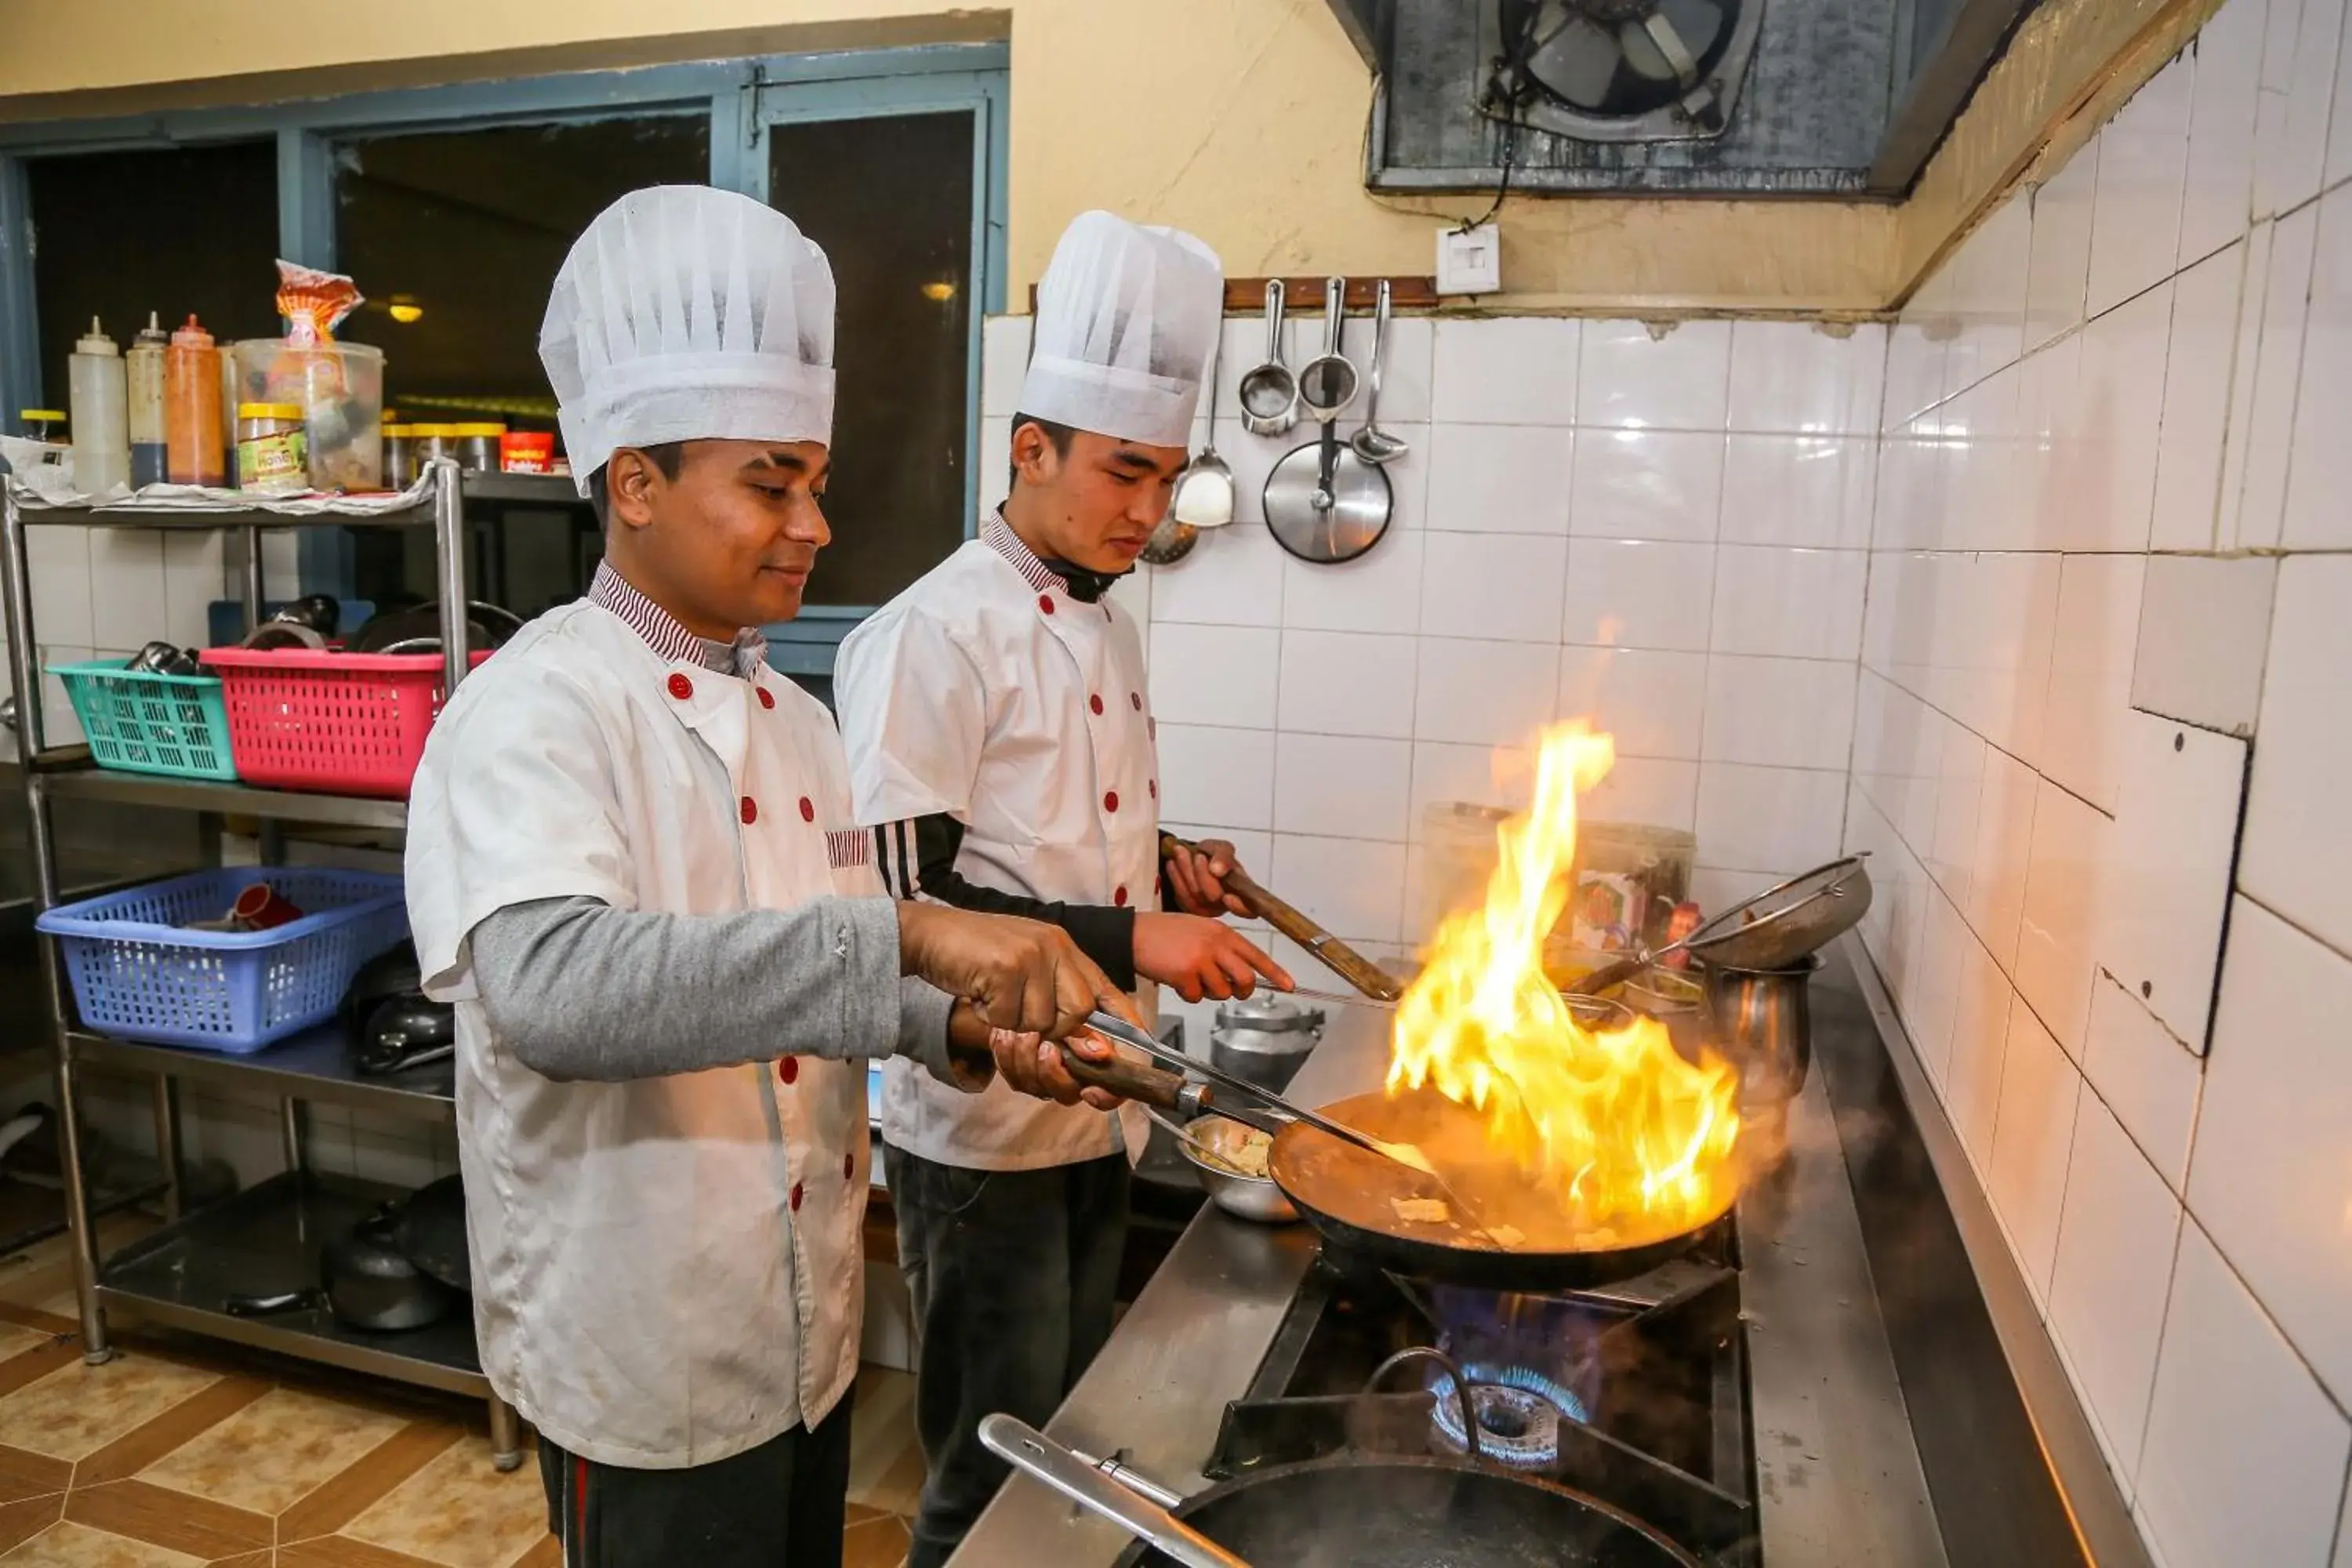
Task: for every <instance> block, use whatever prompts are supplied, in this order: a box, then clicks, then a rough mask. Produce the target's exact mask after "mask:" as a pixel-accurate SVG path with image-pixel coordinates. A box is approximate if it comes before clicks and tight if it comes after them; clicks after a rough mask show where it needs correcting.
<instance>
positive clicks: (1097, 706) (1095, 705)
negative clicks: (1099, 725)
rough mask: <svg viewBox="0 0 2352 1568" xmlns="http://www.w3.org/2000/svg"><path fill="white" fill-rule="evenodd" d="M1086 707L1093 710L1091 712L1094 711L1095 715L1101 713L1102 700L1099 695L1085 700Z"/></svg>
mask: <svg viewBox="0 0 2352 1568" xmlns="http://www.w3.org/2000/svg"><path fill="white" fill-rule="evenodd" d="M1087 707H1089V708H1091V709H1093V710H1095V712H1096V713H1097V714H1099V713H1101V712H1102V698H1101V697H1100V696H1099V695H1097V696H1094V697H1089V698H1087Z"/></svg>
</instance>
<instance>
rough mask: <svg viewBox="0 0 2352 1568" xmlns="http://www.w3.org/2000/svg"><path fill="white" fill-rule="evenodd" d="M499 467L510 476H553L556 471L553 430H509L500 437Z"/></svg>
mask: <svg viewBox="0 0 2352 1568" xmlns="http://www.w3.org/2000/svg"><path fill="white" fill-rule="evenodd" d="M499 468H503V469H505V470H506V471H507V472H508V473H509V474H551V473H553V472H554V471H555V433H554V432H553V431H552V430H509V431H508V432H507V433H506V434H505V435H503V436H501V437H499Z"/></svg>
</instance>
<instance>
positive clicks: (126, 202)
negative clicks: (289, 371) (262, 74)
mask: <svg viewBox="0 0 2352 1568" xmlns="http://www.w3.org/2000/svg"><path fill="white" fill-rule="evenodd" d="M25 177H26V186H27V187H28V192H29V195H30V196H31V201H32V209H33V308H34V311H35V314H36V316H37V320H38V321H39V330H40V334H41V399H42V402H43V404H44V405H46V406H47V407H50V408H59V409H62V408H64V407H65V406H66V403H67V398H66V360H67V358H68V356H69V355H70V354H71V353H73V346H74V342H75V340H76V339H78V338H79V337H80V336H81V335H82V334H83V333H84V332H86V331H89V319H90V317H91V316H93V315H95V316H97V317H98V318H99V319H100V321H102V322H103V323H104V324H105V327H106V333H107V336H109V337H110V338H112V339H113V340H114V342H115V345H116V346H117V347H118V348H126V349H127V348H128V347H129V346H130V342H131V335H132V334H133V333H135V332H136V331H138V330H139V329H140V328H142V327H143V326H145V325H146V324H147V313H148V312H149V311H150V310H152V311H154V312H155V314H156V316H157V318H158V320H160V321H162V323H163V327H164V328H165V330H167V331H168V330H170V329H171V328H173V327H175V326H177V325H179V324H180V323H181V322H183V321H186V320H187V319H188V312H189V311H191V310H193V311H194V312H195V313H196V315H197V317H198V318H199V319H200V320H202V321H203V322H204V324H205V329H206V330H207V331H210V332H211V333H212V334H213V336H214V337H215V338H217V339H219V340H220V341H221V342H224V343H226V342H231V341H233V340H235V339H237V338H262V337H274V336H276V335H277V332H278V306H277V302H276V301H277V295H278V268H277V258H278V148H277V144H276V143H275V142H231V143H226V144H220V145H211V146H201V147H166V148H157V149H153V150H152V151H150V150H144V149H142V150H140V151H136V152H122V153H69V154H61V155H59V156H57V157H51V158H33V159H29V160H27V161H26V165H25ZM5 414H6V415H7V416H8V418H9V421H10V424H11V427H13V426H14V421H15V417H16V410H15V409H13V408H10V409H7V410H5Z"/></svg>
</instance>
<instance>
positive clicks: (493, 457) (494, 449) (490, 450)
mask: <svg viewBox="0 0 2352 1568" xmlns="http://www.w3.org/2000/svg"><path fill="white" fill-rule="evenodd" d="M449 432H450V434H451V435H452V436H454V437H456V438H457V466H458V467H459V468H463V469H465V470H466V471H467V473H469V474H495V473H497V472H498V471H499V437H501V436H503V435H505V434H506V433H507V427H506V426H503V425H494V424H489V423H487V422H485V423H481V424H471V425H452V426H450V427H449Z"/></svg>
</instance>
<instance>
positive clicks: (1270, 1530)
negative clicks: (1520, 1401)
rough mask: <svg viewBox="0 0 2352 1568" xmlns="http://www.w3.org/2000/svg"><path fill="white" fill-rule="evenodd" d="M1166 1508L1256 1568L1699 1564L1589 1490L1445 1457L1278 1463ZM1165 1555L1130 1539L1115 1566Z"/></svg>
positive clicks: (1143, 1567) (1152, 1562)
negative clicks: (1135, 1543)
mask: <svg viewBox="0 0 2352 1568" xmlns="http://www.w3.org/2000/svg"><path fill="white" fill-rule="evenodd" d="M1169 1511H1170V1512H1171V1513H1173V1514H1174V1515H1175V1516H1176V1517H1177V1518H1178V1519H1180V1520H1182V1521H1184V1522H1185V1523H1186V1524H1188V1525H1191V1526H1192V1528H1193V1529H1194V1530H1197V1531H1200V1532H1201V1533H1202V1534H1203V1535H1205V1536H1207V1537H1208V1538H1209V1539H1210V1540H1212V1541H1213V1542H1216V1543H1217V1544H1218V1545H1220V1546H1223V1547H1224V1548H1225V1549H1226V1550H1228V1551H1230V1552H1234V1554H1235V1555H1236V1556H1239V1557H1240V1558H1242V1559H1243V1560H1244V1562H1248V1563H1256V1564H1259V1565H1260V1568H1276V1565H1277V1564H1279V1565H1280V1568H1462V1565H1464V1564H1466V1563H1477V1564H1479V1565H1480V1568H1699V1563H1698V1560H1697V1559H1696V1558H1695V1557H1693V1556H1691V1555H1690V1554H1689V1553H1688V1552H1685V1551H1683V1550H1682V1548H1680V1547H1678V1546H1676V1545H1675V1544H1674V1542H1670V1541H1668V1540H1667V1539H1666V1538H1665V1537H1664V1536H1663V1535H1660V1534H1659V1533H1658V1532H1657V1531H1654V1530H1652V1529H1651V1528H1650V1527H1649V1526H1648V1525H1646V1524H1643V1523H1642V1522H1641V1521H1639V1520H1637V1519H1635V1518H1633V1516H1632V1515H1631V1514H1626V1513H1621V1512H1619V1511H1618V1510H1615V1509H1613V1508H1612V1507H1610V1506H1609V1505H1608V1504H1607V1503H1605V1502H1602V1501H1601V1500H1600V1499H1598V1498H1593V1497H1587V1496H1586V1495H1585V1494H1584V1493H1582V1492H1579V1491H1572V1490H1570V1489H1568V1488H1567V1487H1563V1486H1559V1485H1556V1484H1554V1483H1552V1482H1550V1481H1545V1480H1538V1479H1535V1478H1533V1477H1531V1476H1521V1475H1513V1474H1509V1473H1507V1472H1504V1471H1500V1470H1490V1469H1478V1468H1470V1467H1467V1466H1465V1465H1463V1464H1461V1463H1459V1462H1457V1461H1452V1460H1443V1459H1415V1458H1378V1459H1370V1458H1329V1459H1313V1460H1309V1461H1307V1462H1306V1463H1304V1464H1297V1465H1278V1466H1275V1467H1273V1468H1269V1469H1264V1470H1258V1471H1255V1472H1253V1473H1251V1474H1249V1475H1246V1476H1242V1477H1239V1478H1236V1479H1234V1480H1230V1481H1226V1482H1224V1483H1223V1484H1221V1485H1219V1486H1214V1487H1212V1488H1210V1489H1208V1490H1207V1491H1204V1492H1202V1493H1201V1494H1199V1495H1198V1496H1196V1497H1192V1498H1190V1499H1187V1500H1185V1501H1183V1502H1182V1503H1180V1504H1179V1505H1177V1506H1176V1507H1175V1508H1173V1509H1171V1510H1169ZM1171 1561H1172V1560H1171V1559H1170V1558H1168V1557H1165V1556H1162V1555H1161V1554H1160V1552H1157V1551H1155V1550H1153V1549H1152V1548H1150V1547H1148V1546H1144V1545H1140V1544H1138V1545H1136V1546H1134V1547H1132V1548H1130V1549H1129V1552H1127V1554H1126V1555H1125V1556H1124V1557H1121V1558H1120V1559H1119V1568H1161V1565H1163V1564H1167V1563H1171Z"/></svg>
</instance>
